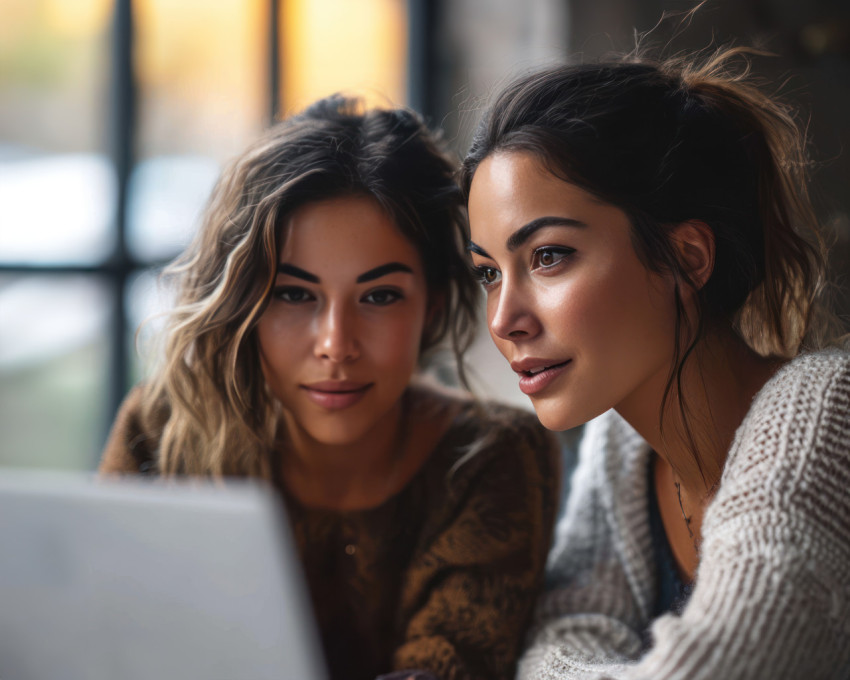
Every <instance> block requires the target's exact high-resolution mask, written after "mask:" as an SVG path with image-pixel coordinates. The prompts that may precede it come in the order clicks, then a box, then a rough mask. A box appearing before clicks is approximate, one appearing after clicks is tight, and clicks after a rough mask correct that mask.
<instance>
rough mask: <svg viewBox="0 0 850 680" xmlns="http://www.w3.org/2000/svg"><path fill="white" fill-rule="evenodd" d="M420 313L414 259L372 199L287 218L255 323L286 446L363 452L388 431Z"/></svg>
mask: <svg viewBox="0 0 850 680" xmlns="http://www.w3.org/2000/svg"><path fill="white" fill-rule="evenodd" d="M427 308H428V294H427V287H426V282H425V274H424V269H423V265H422V262H421V258H420V256H419V254H418V252H417V251H416V249H415V247H414V246H413V245H412V244H411V243H410V242H409V241H408V240H407V239H406V238H405V237H404V236H403V235H402V233H401V231H400V230H399V229H398V228H397V227H396V225H395V224H394V223H393V221H392V219H391V218H390V217H389V216H388V215H387V214H386V213H385V212H384V211H383V210H382V209H381V207H380V205H379V204H378V203H377V202H376V201H375V200H374V199H372V198H369V197H365V196H344V197H339V198H334V199H329V200H323V201H318V202H315V203H308V204H306V205H304V206H302V207H300V208H299V209H297V210H295V212H294V213H293V214H292V215H291V217H290V219H289V220H288V223H287V225H286V239H285V244H284V246H283V248H282V250H281V253H280V258H279V266H278V274H277V278H276V280H275V283H274V289H273V293H272V298H271V301H270V302H269V305H268V307H267V308H266V310H265V311H264V313H263V315H262V317H261V318H260V320H259V322H258V325H257V339H258V345H259V350H260V356H261V360H262V365H263V372H264V374H265V378H266V381H267V383H268V386H269V388H270V390H271V392H272V393H273V394H274V396H275V397H276V398H277V399H278V400H279V401H280V403H281V405H282V406H283V410H284V415H285V418H286V421H287V426H288V428H289V431H290V433H291V434H292V437H293V439H294V440H295V441H296V442H297V441H306V442H312V443H314V444H320V445H332V446H334V445H355V444H362V445H368V444H369V442H370V441H371V440H373V439H374V440H381V441H382V440H383V439H385V438H386V435H387V433H390V434H392V433H393V432H395V430H396V428H397V423H398V418H399V413H400V399H401V396H402V394H403V393H404V391H405V390H406V389H407V387H408V384H409V383H410V380H411V377H412V375H413V373H414V371H415V370H416V367H417V362H418V359H419V350H420V345H421V339H422V332H423V328H424V325H425V320H426V313H427Z"/></svg>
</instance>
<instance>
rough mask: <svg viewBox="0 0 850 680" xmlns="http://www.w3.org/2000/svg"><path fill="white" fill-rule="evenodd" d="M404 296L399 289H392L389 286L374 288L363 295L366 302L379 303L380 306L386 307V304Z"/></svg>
mask: <svg viewBox="0 0 850 680" xmlns="http://www.w3.org/2000/svg"><path fill="white" fill-rule="evenodd" d="M402 297H404V296H403V295H402V294H401V293H400V292H399V291H397V290H391V289H388V288H381V289H379V290H373V291H372V292H370V293H368V294H367V295H365V296H364V297H363V302H366V303H368V304H370V305H377V306H379V307H385V306H386V305H391V304H392V303H393V302H395V301H396V300H401V299H402Z"/></svg>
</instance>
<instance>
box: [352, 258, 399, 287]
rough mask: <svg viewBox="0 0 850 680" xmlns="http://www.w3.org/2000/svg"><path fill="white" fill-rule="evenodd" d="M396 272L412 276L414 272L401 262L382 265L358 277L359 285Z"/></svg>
mask: <svg viewBox="0 0 850 680" xmlns="http://www.w3.org/2000/svg"><path fill="white" fill-rule="evenodd" d="M395 272H405V273H407V274H412V273H413V270H412V269H411V268H410V267H408V266H407V265H406V264H402V263H401V262H388V263H387V264H382V265H381V266H380V267H375V268H374V269H370V270H369V271H367V272H363V273H362V274H361V275H360V276H358V277H357V283H366V282H367V281H374V280H375V279H379V278H381V277H382V276H386V275H387V274H393V273H395Z"/></svg>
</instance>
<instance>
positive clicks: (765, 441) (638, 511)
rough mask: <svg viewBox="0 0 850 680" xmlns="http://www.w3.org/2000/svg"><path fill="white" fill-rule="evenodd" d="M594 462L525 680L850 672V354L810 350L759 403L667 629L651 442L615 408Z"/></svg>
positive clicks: (552, 580) (574, 508)
mask: <svg viewBox="0 0 850 680" xmlns="http://www.w3.org/2000/svg"><path fill="white" fill-rule="evenodd" d="M579 458H580V459H579V464H578V467H577V470H576V473H575V477H574V479H573V482H572V494H571V497H570V499H569V502H568V505H567V508H566V511H565V513H564V516H563V518H562V519H561V521H559V523H558V526H557V529H556V532H555V544H554V546H553V551H552V553H551V555H550V558H549V564H548V565H547V592H546V593H545V595H544V597H543V599H542V602H541V604H540V607H539V611H538V617H537V620H536V623H535V626H534V629H533V631H532V633H531V636H530V639H529V643H530V644H529V647H528V649H527V651H526V653H525V654H524V656H523V658H522V660H521V662H520V667H519V677H520V678H522V679H523V680H554V679H556V678H557V679H565V678H582V679H589V678H630V679H636V678H644V679H650V678H652V679H653V680H666V679H673V678H677V679H678V678H681V679H682V680H684V679H688V680H700V679H702V678H705V679H708V678H711V679H713V680H719V679H722V680H736V679H753V678H765V679H769V680H781V679H783V678H789V679H790V678H794V679H802V680H821V679H826V678H840V679H842V680H843V679H846V678H848V677H850V354H847V353H846V352H843V351H841V350H825V351H822V352H817V353H811V354H806V355H803V356H800V357H798V358H796V359H794V360H793V361H791V362H789V363H788V364H786V366H784V367H783V368H782V369H781V370H780V371H779V372H778V373H777V374H776V375H775V376H774V377H773V378H772V379H771V380H770V381H769V382H768V383H767V384H766V385H765V386H764V387H763V388H762V390H761V391H760V392H759V393H758V394H757V395H756V397H755V399H754V400H753V404H752V406H751V408H750V411H749V413H748V414H747V416H746V418H745V419H744V421H743V423H742V424H741V426H740V427H739V428H738V430H737V432H736V434H735V437H734V441H733V443H732V446H731V448H730V451H729V455H728V458H727V461H726V464H725V467H724V470H723V474H722V478H721V485H720V488H719V489H718V491H717V494H716V496H715V498H714V500H713V501H712V502H711V504H710V505H709V507H708V508H707V509H706V512H705V515H704V519H703V525H702V536H703V541H702V546H701V553H700V564H699V568H698V570H697V575H696V581H695V587H694V589H693V592H692V593H691V596H690V599H689V601H688V603H687V605H686V606H685V608H684V610H683V611H682V612H681V614H675V613H668V614H666V615H664V616H661V617H660V618H658V619H656V620H655V621H653V620H652V618H653V617H652V613H653V606H654V604H655V601H656V595H657V593H656V584H657V580H656V576H657V572H656V569H657V567H656V564H655V563H654V552H653V546H652V538H651V533H650V526H649V520H648V491H649V489H648V479H649V477H648V472H647V467H648V465H649V461H650V451H649V447H648V445H647V444H646V443H645V442H644V441H643V440H642V439H641V438H640V437H639V436H638V435H637V433H636V432H635V431H634V430H632V429H631V428H630V427H629V426H628V425H627V424H626V422H625V421H624V420H622V419H621V418H620V417H619V416H618V415H616V414H615V413H614V412H609V413H606V414H604V415H603V416H601V417H600V418H598V419H596V420H595V421H593V422H591V423H589V424H588V427H587V430H586V435H585V438H584V440H583V441H582V446H581V450H580V453H579ZM647 629H649V631H650V633H651V635H650V636H649V639H650V640H651V643H650V647H649V648H648V649H647V648H646V646H645V645H644V644H643V639H644V637H643V633H644V632H645V631H646V630H647Z"/></svg>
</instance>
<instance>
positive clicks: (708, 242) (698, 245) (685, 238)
mask: <svg viewBox="0 0 850 680" xmlns="http://www.w3.org/2000/svg"><path fill="white" fill-rule="evenodd" d="M671 239H672V242H673V246H674V247H675V248H676V253H677V255H678V256H679V263H680V264H681V265H682V269H683V270H684V271H685V273H687V275H688V276H689V277H690V279H691V282H692V283H693V284H694V288H695V289H696V290H700V289H701V288H702V287H703V286H704V285H705V284H706V283H708V279H709V278H711V273H712V272H713V271H714V232H713V231H712V230H711V227H709V226H708V225H707V224H706V223H705V222H701V221H700V220H688V221H687V222H681V223H679V224H677V225H676V226H675V227H674V228H673V232H672V234H671Z"/></svg>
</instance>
